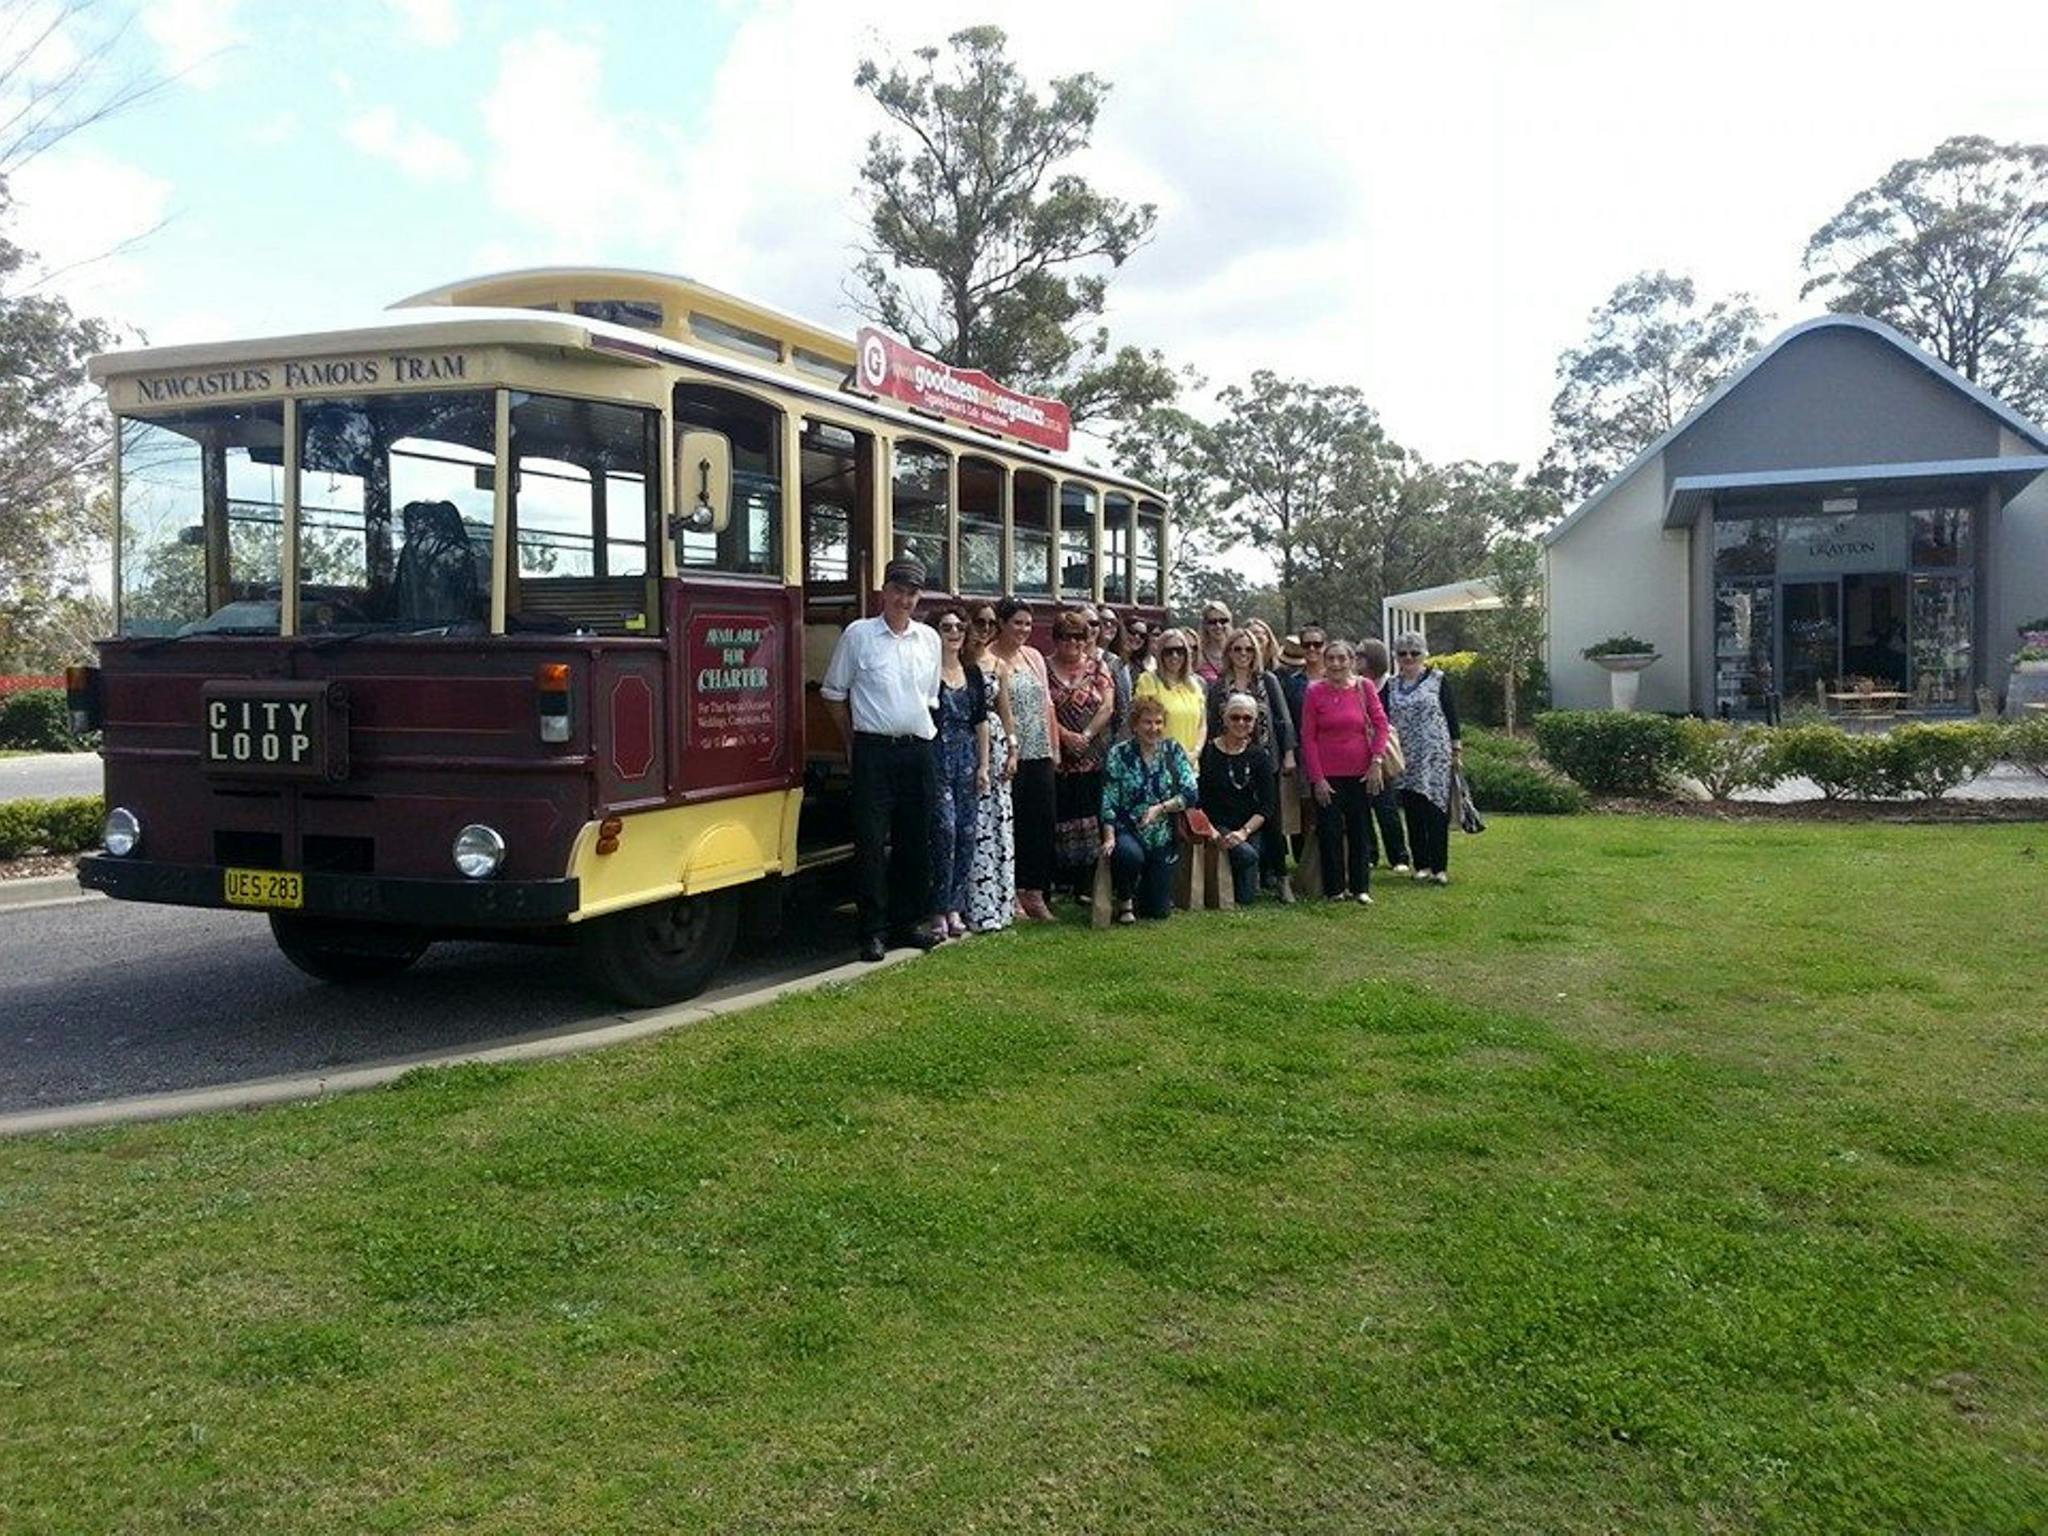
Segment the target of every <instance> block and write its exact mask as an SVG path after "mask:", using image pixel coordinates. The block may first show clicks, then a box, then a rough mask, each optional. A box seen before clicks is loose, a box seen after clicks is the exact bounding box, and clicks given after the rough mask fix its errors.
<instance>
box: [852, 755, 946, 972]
mask: <svg viewBox="0 0 2048 1536" xmlns="http://www.w3.org/2000/svg"><path fill="white" fill-rule="evenodd" d="M937 778H938V775H937V764H936V762H935V760H934V759H933V756H932V744H931V743H930V742H929V741H926V740H924V739H922V738H921V737H916V736H874V735H870V734H869V733H867V732H865V731H855V732H854V733H853V844H854V895H855V898H856V899H857V900H858V901H859V902H860V936H861V937H862V938H864V939H865V938H870V937H873V936H875V935H879V934H887V933H902V932H905V931H907V930H909V929H911V928H915V927H917V926H918V925H919V924H920V923H922V922H924V921H925V920H926V919H927V918H929V917H930V916H931V911H930V907H931V885H932V858H931V825H932V803H933V801H934V800H935V799H936V798H937V791H938V782H937Z"/></svg>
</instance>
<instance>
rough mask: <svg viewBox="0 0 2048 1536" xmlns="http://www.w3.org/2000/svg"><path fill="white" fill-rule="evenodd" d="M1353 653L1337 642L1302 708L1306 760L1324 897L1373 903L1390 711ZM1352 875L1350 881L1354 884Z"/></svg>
mask: <svg viewBox="0 0 2048 1536" xmlns="http://www.w3.org/2000/svg"><path fill="white" fill-rule="evenodd" d="M1351 661H1352V655H1351V647H1350V645H1349V644H1348V643H1346V642H1345V641H1342V640H1332V641H1331V642H1330V643H1329V644H1328V645H1327V646H1325V647H1324V649H1323V675H1322V677H1321V679H1320V680H1318V681H1316V682H1313V683H1310V684H1309V685H1308V692H1307V694H1306V695H1305V696H1304V697H1303V699H1302V705H1301V760H1302V766H1303V767H1304V768H1305V769H1306V770H1307V772H1308V781H1309V787H1310V788H1311V789H1313V790H1314V791H1315V797H1316V804H1317V806H1319V807H1320V808H1321V809H1320V810H1318V812H1317V813H1316V843H1317V845H1318V850H1319V851H1320V852H1321V854H1322V858H1323V892H1324V894H1325V895H1327V896H1328V897H1329V899H1330V900H1332V901H1349V900H1350V899H1351V897H1352V895H1353V893H1354V892H1355V893H1356V894H1357V897H1358V899H1359V901H1360V902H1362V903H1364V904H1365V905H1366V906H1368V907H1369V906H1371V905H1372V890H1371V886H1372V833H1371V831H1370V829H1369V827H1368V824H1367V821H1366V817H1367V816H1368V815H1369V814H1370V812H1371V807H1372V792H1371V790H1370V788H1369V787H1368V783H1367V781H1368V779H1369V778H1372V777H1374V776H1375V775H1376V774H1377V772H1378V769H1379V761H1380V754H1381V753H1383V752H1385V751H1386V750H1387V712H1386V710H1385V708H1383V707H1382V706H1381V704H1380V696H1379V694H1378V693H1376V692H1375V691H1374V690H1372V689H1371V688H1368V687H1366V686H1365V684H1363V683H1362V682H1360V681H1359V680H1358V679H1357V678H1356V677H1354V676H1353V675H1352V672H1351ZM1347 872H1348V876H1349V878H1347Z"/></svg>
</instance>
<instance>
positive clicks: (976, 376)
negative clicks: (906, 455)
mask: <svg viewBox="0 0 2048 1536" xmlns="http://www.w3.org/2000/svg"><path fill="white" fill-rule="evenodd" d="M856 344H857V345H858V346H859V348H860V367H859V371H858V374H857V377H858V379H859V381H860V387H861V388H862V389H864V390H866V391H867V392H868V393H870V394H875V395H882V396H884V397H886V398H888V399H890V400H901V401H902V402H903V403H904V404H905V405H914V406H917V407H919V408H920V409H921V410H927V411H937V412H938V413H939V414H940V415H942V416H950V417H951V418H952V419H953V420H955V421H960V422H965V423H966V424H967V425H968V426H970V427H985V428H987V429H988V430H989V431H991V432H1003V433H1007V434H1008V435H1009V436H1011V437H1018V438H1022V439H1023V440H1024V441H1025V442H1027V443H1036V444H1038V446H1039V447H1041V448H1052V449H1056V450H1057V449H1064V448H1065V447H1066V446H1067V441H1068V439H1069V438H1070V437H1072V435H1073V431H1074V418H1073V416H1072V415H1071V414H1070V413H1069V412H1068V410H1067V408H1066V407H1065V406H1064V405H1062V404H1061V403H1060V402H1059V401H1057V400H1047V399H1044V398H1042V397H1040V396H1038V395H1020V394H1018V393H1017V391H1015V390H1014V389H1005V388H1003V386H1002V385H1000V384H998V383H997V382H996V381H995V380H994V379H992V378H990V377H989V376H988V375H987V374H985V373H982V372H980V371H979V370H978V369H973V368H955V367H953V366H952V365H951V364H948V363H942V362H940V361H939V360H938V359H937V358H935V357H926V356H925V355H924V354H923V353H922V352H914V351H912V350H911V349H910V348H909V347H906V346H904V345H903V343H902V342H900V341H898V340H896V338H895V337H893V336H889V335H885V334H884V333H883V332H881V331H878V330H875V329H874V328H873V327H872V326H863V327H862V328H861V332H860V336H859V337H858V339H857V343H856Z"/></svg>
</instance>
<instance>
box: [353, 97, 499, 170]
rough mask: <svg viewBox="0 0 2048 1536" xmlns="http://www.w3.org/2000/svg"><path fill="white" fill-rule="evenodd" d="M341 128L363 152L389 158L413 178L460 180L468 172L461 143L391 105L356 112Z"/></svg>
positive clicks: (467, 162) (467, 160) (384, 158)
mask: <svg viewBox="0 0 2048 1536" xmlns="http://www.w3.org/2000/svg"><path fill="white" fill-rule="evenodd" d="M342 132H343V133H344V134H345V135H346V136H347V138H348V141H349V143H351V144H353V145H355V147H356V148H357V149H360V150H361V151H362V152H363V153H364V154H366V155H372V156H375V157H376V158H377V159H379V160H388V161H390V162H391V163H392V164H393V165H395V166H397V167H398V168H399V170H401V171H403V172H404V173H405V174H406V175H407V176H409V177H411V178H412V179H413V180H414V181H460V180H461V179H463V178H464V177H466V176H467V175H469V170H470V164H469V155H468V154H467V153H466V152H465V151H464V150H463V148H462V146H461V145H460V144H457V143H456V142H455V141H454V140H453V139H450V138H446V137H444V136H443V135H441V134H438V133H435V132H434V131H433V130H432V129H430V128H427V127H425V126H423V125H421V124H419V123H413V122H407V121H405V120H403V119H401V118H400V117H399V115H398V113H397V112H396V111H394V110H393V109H392V108H390V107H385V106H377V107H371V108H369V109H368V110H367V111H364V112H359V113H357V114H356V115H355V116H354V117H352V118H350V119H349V120H348V123H347V125H346V126H345V127H344V128H343V130H342Z"/></svg>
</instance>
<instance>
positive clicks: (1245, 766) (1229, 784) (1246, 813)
mask: <svg viewBox="0 0 2048 1536" xmlns="http://www.w3.org/2000/svg"><path fill="white" fill-rule="evenodd" d="M1222 713H1223V734H1222V735H1221V736H1220V737H1211V738H1210V739H1209V742H1208V744H1207V745H1206V746H1204V747H1203V748H1202V777H1201V792H1202V809H1203V811H1204V812H1205V813H1207V815H1208V817H1209V824H1210V825H1211V826H1213V827H1214V828H1215V829H1216V846H1217V847H1218V848H1220V849H1222V850H1223V853H1224V856H1225V857H1226V858H1228V859H1229V860H1230V879H1231V884H1232V886H1233V888H1234V890H1235V894H1236V896H1237V904H1238V905H1239V906H1241V907H1248V906H1250V905H1251V904H1252V903H1253V902H1254V901H1256V900H1257V899H1258V895H1259V832H1260V829H1262V828H1263V827H1264V826H1265V825H1266V824H1267V822H1268V821H1269V820H1270V819H1271V818H1272V815H1273V812H1274V808H1275V802H1276V800H1277V799H1278V795H1279V790H1278V785H1277V781H1276V780H1275V779H1274V777H1273V759H1272V758H1271V757H1269V756H1268V755H1267V753H1266V749H1265V748H1264V747H1261V746H1260V745H1259V744H1258V743H1257V742H1256V741H1254V740H1253V739H1252V737H1253V733H1254V732H1255V731H1256V730H1257V729H1258V725H1259V701H1258V700H1257V699H1255V698H1253V697H1252V696H1251V695H1250V694H1248V693H1233V694H1231V695H1230V696H1229V697H1228V698H1226V699H1224V701H1223V712H1222ZM1212 797H1213V798H1212Z"/></svg>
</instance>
